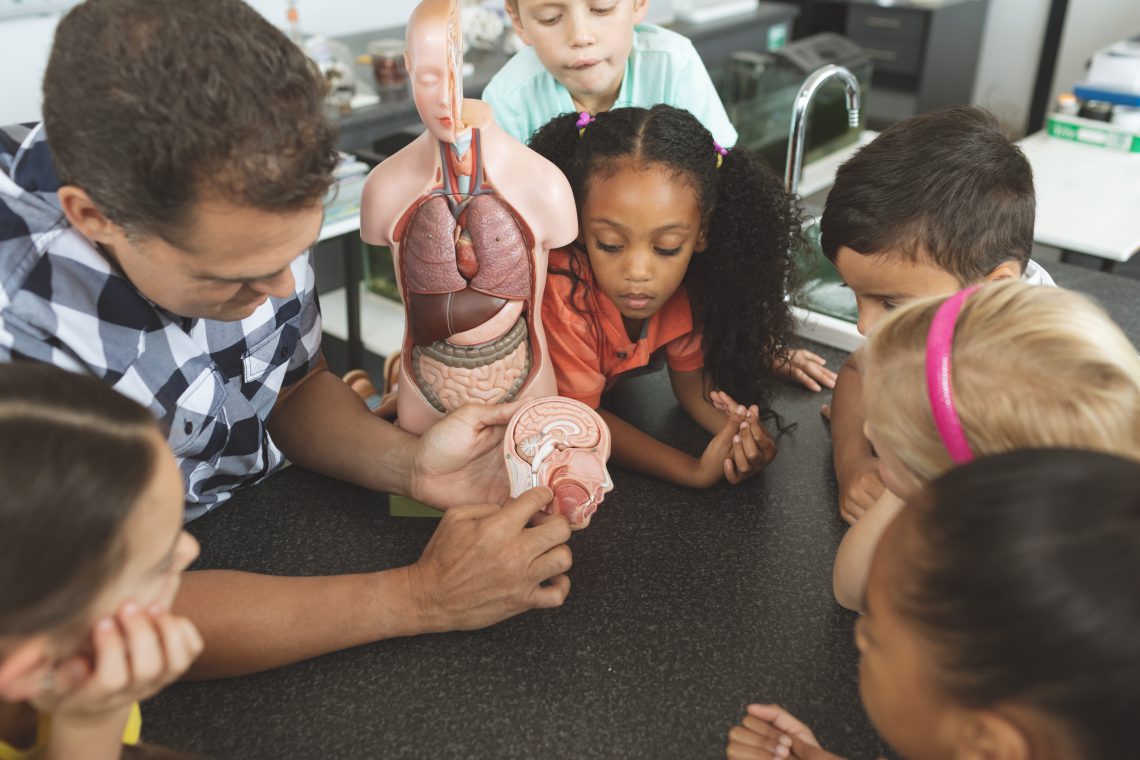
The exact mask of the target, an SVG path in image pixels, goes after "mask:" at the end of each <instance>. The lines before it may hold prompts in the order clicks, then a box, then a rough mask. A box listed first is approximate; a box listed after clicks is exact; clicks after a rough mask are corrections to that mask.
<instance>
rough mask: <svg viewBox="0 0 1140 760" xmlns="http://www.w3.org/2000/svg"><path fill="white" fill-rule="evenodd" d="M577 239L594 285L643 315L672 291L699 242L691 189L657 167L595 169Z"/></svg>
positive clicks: (630, 313) (633, 316) (629, 314)
mask: <svg viewBox="0 0 1140 760" xmlns="http://www.w3.org/2000/svg"><path fill="white" fill-rule="evenodd" d="M582 240H583V242H584V243H585V247H586V251H587V253H588V255H589V257H590V268H591V269H592V270H593V273H594V277H595V279H596V280H597V282H598V287H599V288H601V290H602V292H603V293H605V295H606V297H608V298H609V299H610V300H611V301H613V302H614V303H615V304H617V307H618V310H619V311H620V312H621V314H622V316H623V317H625V318H626V319H627V320H645V319H648V318H649V317H651V316H652V315H653V314H654V313H656V312H657V310H658V309H660V308H661V307H662V306H664V305H665V302H666V301H668V300H669V297H670V296H672V295H673V293H674V292H675V291H676V290H677V288H678V286H680V284H681V280H682V279H683V278H684V276H685V271H686V270H687V269H688V267H689V259H691V258H692V257H693V254H694V253H695V252H697V251H698V250H700V249H703V248H704V234H703V232H702V229H701V213H700V207H699V205H698V204H697V194H696V192H695V191H694V190H693V189H692V188H691V187H690V186H689V185H688V184H685V183H683V182H678V181H677V178H676V175H675V174H674V173H673V172H671V171H668V170H666V169H664V168H663V167H661V166H656V165H654V166H649V167H645V168H642V167H635V166H633V165H632V164H631V165H629V166H625V167H623V168H621V169H619V171H618V172H617V173H616V174H613V175H611V176H608V177H603V176H600V175H595V177H594V178H593V179H591V181H590V190H589V193H587V196H586V201H585V203H584V204H583V206H582Z"/></svg>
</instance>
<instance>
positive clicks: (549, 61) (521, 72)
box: [483, 0, 736, 148]
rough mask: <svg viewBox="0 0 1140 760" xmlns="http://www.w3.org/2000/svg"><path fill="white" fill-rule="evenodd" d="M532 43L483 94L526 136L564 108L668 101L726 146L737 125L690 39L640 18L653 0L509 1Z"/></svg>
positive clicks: (504, 122)
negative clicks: (717, 92)
mask: <svg viewBox="0 0 1140 760" xmlns="http://www.w3.org/2000/svg"><path fill="white" fill-rule="evenodd" d="M506 7H507V13H508V15H510V18H511V24H512V25H513V26H514V29H515V32H517V33H518V35H519V37H520V38H521V39H522V41H523V42H524V43H526V44H527V46H528V47H526V48H524V49H523V50H520V51H519V52H518V54H517V55H515V56H514V58H512V59H511V60H510V61H508V62H507V64H506V65H505V66H504V67H503V68H502V69H501V70H500V71H499V72H498V73H497V74H495V76H494V78H493V79H492V80H491V82H490V84H488V85H487V88H486V90H484V92H483V100H485V101H487V102H488V103H490V104H491V106H492V108H494V111H495V121H497V122H498V124H499V126H501V127H502V128H503V129H505V130H506V131H507V132H509V133H510V134H512V135H514V137H516V138H517V139H518V140H520V141H522V142H524V143H525V142H526V141H527V140H529V139H530V136H531V135H532V134H534V132H535V131H536V130H537V129H538V128H539V127H541V126H542V125H543V124H545V123H546V122H548V121H550V120H551V119H552V118H554V117H555V116H558V115H559V114H563V113H566V112H567V111H588V112H590V113H598V112H599V111H608V110H610V109H611V108H622V107H625V106H640V107H644V108H648V107H651V106H653V105H656V104H657V103H667V104H668V105H671V106H675V107H677V108H684V109H685V110H687V111H689V112H690V113H692V114H693V115H694V116H696V117H697V119H699V120H700V122H701V123H702V124H704V125H705V127H706V128H708V130H709V131H710V132H712V133H713V138H714V139H716V141H717V142H719V143H720V144H721V145H723V146H724V147H726V148H727V147H731V146H733V145H735V144H736V130H735V129H734V128H733V126H732V123H731V122H730V121H729V120H728V115H727V114H726V113H725V111H724V106H723V105H722V104H721V102H720V98H719V97H718V96H717V94H716V90H715V89H714V88H713V84H712V80H711V79H709V75H708V72H707V71H706V70H705V67H704V64H703V63H702V62H701V59H700V56H698V55H697V51H696V50H695V49H694V48H693V44H692V43H691V42H689V40H688V39H687V38H685V37H682V36H681V35H679V34H676V33H675V32H670V31H668V30H666V29H662V28H661V27H658V26H654V25H652V24H642V23H641V21H642V19H644V18H645V13H646V11H647V10H648V8H649V0H506Z"/></svg>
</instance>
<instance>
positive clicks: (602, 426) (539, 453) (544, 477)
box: [503, 396, 614, 529]
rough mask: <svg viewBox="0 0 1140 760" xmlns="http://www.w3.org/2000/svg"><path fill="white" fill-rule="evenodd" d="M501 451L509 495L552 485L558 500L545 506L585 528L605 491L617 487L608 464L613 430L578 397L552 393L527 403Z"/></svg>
mask: <svg viewBox="0 0 1140 760" xmlns="http://www.w3.org/2000/svg"><path fill="white" fill-rule="evenodd" d="M503 455H504V457H505V458H506V462H507V473H508V475H509V476H510V481H511V496H518V495H519V494H521V493H522V492H523V491H525V490H527V489H528V488H534V487H535V486H548V487H549V488H550V489H551V490H552V491H554V501H553V502H552V503H551V505H550V507H549V508H548V509H547V511H548V512H551V513H552V514H560V515H562V516H564V517H565V518H566V519H567V520H569V521H570V527H571V528H574V529H578V528H585V527H586V526H587V525H589V524H590V518H591V517H593V515H594V512H595V511H597V509H598V505H599V504H601V503H602V500H603V499H604V498H605V497H606V493H608V492H609V491H611V490H612V489H613V487H614V484H613V480H611V479H610V473H609V470H607V469H606V460H607V459H609V457H610V430H609V428H608V427H607V426H606V423H605V421H604V420H603V419H602V418H601V417H600V416H598V413H597V412H595V411H594V410H593V409H591V408H590V407H588V406H586V405H585V404H583V403H582V402H580V401H575V400H574V399H569V398H565V397H562V396H553V397H550V398H541V399H537V400H535V401H531V402H530V403H528V404H524V405H523V407H522V408H521V409H519V410H518V412H516V413H515V415H514V417H512V418H511V421H510V423H508V425H507V432H506V435H505V436H504V437H503Z"/></svg>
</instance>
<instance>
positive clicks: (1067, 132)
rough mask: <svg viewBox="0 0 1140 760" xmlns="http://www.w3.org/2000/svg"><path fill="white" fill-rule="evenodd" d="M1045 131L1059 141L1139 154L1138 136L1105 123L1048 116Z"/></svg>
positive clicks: (1063, 116)
mask: <svg viewBox="0 0 1140 760" xmlns="http://www.w3.org/2000/svg"><path fill="white" fill-rule="evenodd" d="M1045 130H1046V132H1047V133H1048V134H1049V136H1050V137H1056V138H1059V139H1061V140H1069V141H1071V142H1077V143H1081V144H1082V145H1094V146H1097V147H1100V148H1108V149H1110V150H1123V151H1127V152H1129V153H1140V135H1137V134H1135V133H1134V132H1130V131H1129V130H1127V129H1124V128H1123V127H1118V126H1116V125H1115V124H1111V123H1109V122H1106V121H1094V120H1092V119H1082V118H1081V117H1080V116H1069V115H1066V114H1050V116H1049V120H1048V122H1047V123H1046V125H1045Z"/></svg>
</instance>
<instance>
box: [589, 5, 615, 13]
mask: <svg viewBox="0 0 1140 760" xmlns="http://www.w3.org/2000/svg"><path fill="white" fill-rule="evenodd" d="M615 8H617V4H616V3H615V4H613V5H610V6H607V7H605V8H592V9H591V10H592V11H593V12H594V15H595V16H606V15H608V14H610V13H613V12H614V9H615Z"/></svg>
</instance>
